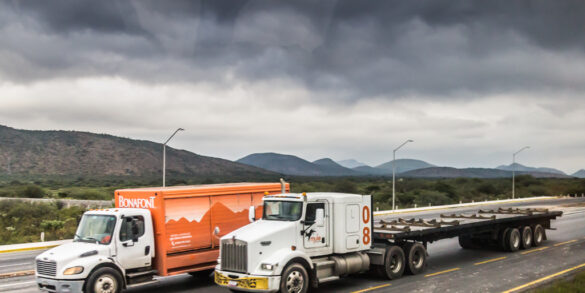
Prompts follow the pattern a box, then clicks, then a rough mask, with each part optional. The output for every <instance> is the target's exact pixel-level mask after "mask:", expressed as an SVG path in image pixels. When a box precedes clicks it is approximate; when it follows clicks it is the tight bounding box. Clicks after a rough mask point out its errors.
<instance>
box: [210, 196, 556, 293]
mask: <svg viewBox="0 0 585 293" xmlns="http://www.w3.org/2000/svg"><path fill="white" fill-rule="evenodd" d="M263 200H264V207H263V216H262V218H261V219H260V220H258V221H255V222H253V223H251V224H249V225H247V226H244V227H242V228H240V229H237V230H235V231H233V232H231V233H229V234H227V235H225V236H224V237H222V238H221V242H220V243H221V246H220V257H219V259H218V264H217V266H216V269H215V282H216V283H217V284H218V285H220V286H224V287H227V288H229V289H231V290H232V291H249V292H276V291H279V292H301V293H302V292H306V291H307V290H308V288H309V286H311V287H318V286H319V284H322V283H324V282H327V281H332V280H336V279H338V278H340V277H343V276H347V275H349V274H355V273H360V272H368V271H374V272H377V273H378V274H379V275H381V276H382V277H384V278H388V279H396V278H399V277H401V276H402V275H403V273H405V272H407V273H409V274H419V273H422V272H423V271H424V270H425V268H426V265H427V249H426V248H427V243H429V242H433V241H437V240H440V239H444V238H452V237H459V243H460V245H461V246H462V247H463V248H473V247H474V246H483V245H497V246H499V247H501V248H502V249H505V250H508V251H517V250H519V249H524V248H528V247H531V246H538V245H539V244H540V243H541V242H542V241H543V240H545V239H546V234H545V229H547V228H548V229H550V228H551V227H550V221H551V220H552V219H555V218H556V217H558V216H561V215H562V213H561V212H555V211H548V210H545V209H497V210H479V211H478V212H477V213H473V214H459V215H457V214H443V215H441V217H440V219H433V220H422V219H395V220H393V221H382V220H380V221H377V222H376V223H374V218H373V213H372V209H371V196H370V195H357V194H341V193H308V194H305V193H303V194H292V193H289V194H282V195H270V196H266V197H264V199H263ZM249 217H250V218H253V217H254V211H253V208H251V209H250V215H249Z"/></svg>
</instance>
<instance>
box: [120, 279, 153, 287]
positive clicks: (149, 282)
mask: <svg viewBox="0 0 585 293" xmlns="http://www.w3.org/2000/svg"><path fill="white" fill-rule="evenodd" d="M156 283H158V280H150V281H148V282H142V283H136V284H128V285H126V288H127V289H130V288H134V287H138V286H144V285H149V284H156Z"/></svg>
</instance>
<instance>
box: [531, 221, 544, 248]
mask: <svg viewBox="0 0 585 293" xmlns="http://www.w3.org/2000/svg"><path fill="white" fill-rule="evenodd" d="M544 233H545V232H544V228H542V226H541V225H540V224H537V225H536V226H534V229H532V246H534V247H536V246H539V245H540V244H541V243H542V241H544V239H545V234H544Z"/></svg>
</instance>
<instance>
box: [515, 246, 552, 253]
mask: <svg viewBox="0 0 585 293" xmlns="http://www.w3.org/2000/svg"><path fill="white" fill-rule="evenodd" d="M548 248H549V247H548V246H543V247H541V248H535V249H532V250H527V251H524V252H520V254H529V253H532V252H537V251H543V250H545V249H548Z"/></svg>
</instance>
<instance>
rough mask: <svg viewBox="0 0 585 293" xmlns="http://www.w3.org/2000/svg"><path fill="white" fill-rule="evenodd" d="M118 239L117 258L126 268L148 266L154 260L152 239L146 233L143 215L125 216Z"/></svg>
mask: <svg viewBox="0 0 585 293" xmlns="http://www.w3.org/2000/svg"><path fill="white" fill-rule="evenodd" d="M121 221H122V223H121V225H120V231H119V232H118V235H117V237H118V239H117V240H118V241H117V252H118V253H117V259H118V262H119V263H120V265H121V266H122V267H123V268H124V269H134V268H141V267H147V266H150V265H151V262H152V256H151V253H152V250H153V249H154V247H153V243H152V240H151V239H149V238H150V237H147V236H148V234H152V233H146V234H147V235H145V230H146V229H145V228H146V225H145V218H144V216H143V215H135V216H125V217H123V218H122V219H121Z"/></svg>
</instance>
